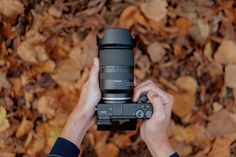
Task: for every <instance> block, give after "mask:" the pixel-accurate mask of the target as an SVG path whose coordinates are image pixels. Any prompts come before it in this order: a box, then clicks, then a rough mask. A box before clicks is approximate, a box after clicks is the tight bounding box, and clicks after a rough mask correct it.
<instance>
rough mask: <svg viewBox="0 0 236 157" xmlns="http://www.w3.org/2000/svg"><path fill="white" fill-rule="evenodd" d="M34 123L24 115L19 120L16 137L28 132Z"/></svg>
mask: <svg viewBox="0 0 236 157" xmlns="http://www.w3.org/2000/svg"><path fill="white" fill-rule="evenodd" d="M33 126H34V124H33V122H32V121H29V120H27V119H26V118H25V117H24V118H23V120H22V121H21V124H20V126H19V128H18V129H17V131H16V137H17V138H20V137H22V136H24V135H26V134H28V133H29V132H30V130H31V129H32V128H33Z"/></svg>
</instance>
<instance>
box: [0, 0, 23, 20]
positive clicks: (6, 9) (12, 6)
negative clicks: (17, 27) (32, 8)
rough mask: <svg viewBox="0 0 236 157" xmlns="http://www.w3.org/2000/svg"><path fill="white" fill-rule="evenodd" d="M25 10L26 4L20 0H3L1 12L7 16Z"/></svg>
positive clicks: (0, 7) (0, 6)
mask: <svg viewBox="0 0 236 157" xmlns="http://www.w3.org/2000/svg"><path fill="white" fill-rule="evenodd" d="M23 12H24V5H23V4H22V3H21V2H20V1H19V0H1V1H0V13H3V14H4V15H5V16H14V15H18V14H22V13H23Z"/></svg>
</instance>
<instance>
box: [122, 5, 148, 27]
mask: <svg viewBox="0 0 236 157" xmlns="http://www.w3.org/2000/svg"><path fill="white" fill-rule="evenodd" d="M137 23H138V24H141V25H143V26H144V27H146V28H148V29H150V28H149V26H148V23H147V21H146V20H145V18H144V17H143V15H142V14H141V12H140V10H139V9H138V7H136V6H132V5H131V6H128V7H127V8H126V9H125V10H124V11H123V12H122V14H121V16H120V19H119V25H120V27H124V28H128V29H129V28H131V27H132V26H133V25H135V24H137Z"/></svg>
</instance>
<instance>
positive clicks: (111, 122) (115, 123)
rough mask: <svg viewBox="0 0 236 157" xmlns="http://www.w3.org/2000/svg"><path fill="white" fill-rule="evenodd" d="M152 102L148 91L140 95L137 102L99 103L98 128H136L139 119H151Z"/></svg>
mask: <svg viewBox="0 0 236 157" xmlns="http://www.w3.org/2000/svg"><path fill="white" fill-rule="evenodd" d="M152 113H153V108H152V104H151V103H150V102H149V101H148V98H147V95H146V93H142V94H141V95H140V96H139V100H138V102H137V103H121V104H120V103H111V104H107V103H99V104H98V105H97V126H98V130H135V129H136V120H137V119H149V118H151V116H152Z"/></svg>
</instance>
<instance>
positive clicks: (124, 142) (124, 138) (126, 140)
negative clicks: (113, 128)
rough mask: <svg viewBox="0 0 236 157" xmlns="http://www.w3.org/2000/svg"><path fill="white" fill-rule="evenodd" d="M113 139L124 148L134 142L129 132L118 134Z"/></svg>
mask: <svg viewBox="0 0 236 157" xmlns="http://www.w3.org/2000/svg"><path fill="white" fill-rule="evenodd" d="M113 141H114V144H116V145H117V146H118V147H119V148H124V147H127V146H130V145H131V144H132V142H131V140H130V137H129V136H128V135H127V134H120V135H119V134H116V135H115V136H114V137H113Z"/></svg>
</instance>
